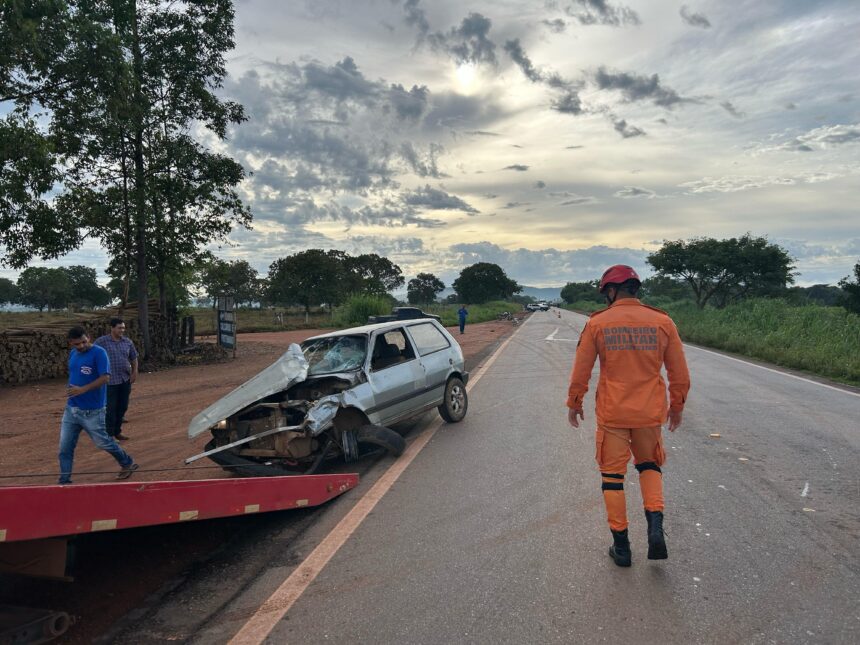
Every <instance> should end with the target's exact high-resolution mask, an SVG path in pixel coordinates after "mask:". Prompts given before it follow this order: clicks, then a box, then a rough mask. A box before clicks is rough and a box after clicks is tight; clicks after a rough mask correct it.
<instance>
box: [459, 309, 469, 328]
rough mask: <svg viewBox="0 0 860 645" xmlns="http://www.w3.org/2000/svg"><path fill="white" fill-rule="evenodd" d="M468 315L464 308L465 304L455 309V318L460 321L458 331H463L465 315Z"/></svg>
mask: <svg viewBox="0 0 860 645" xmlns="http://www.w3.org/2000/svg"><path fill="white" fill-rule="evenodd" d="M468 315H469V311H468V310H467V309H466V305H460V308H459V309H458V310H457V318H458V319H459V321H460V333H461V334H462V333H465V330H466V316H468Z"/></svg>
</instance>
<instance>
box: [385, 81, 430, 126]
mask: <svg viewBox="0 0 860 645" xmlns="http://www.w3.org/2000/svg"><path fill="white" fill-rule="evenodd" d="M429 96H430V90H428V89H427V87H426V86H424V85H422V86H420V87H419V86H417V85H413V86H412V89H411V90H406V89H405V88H404V87H403V86H402V85H400V84H394V85H392V86H391V87H390V88H389V90H388V101H389V103H390V104H391V107H393V108H394V111H395V112H396V113H397V116H398V117H400V118H401V119H411V120H413V121H417V120H419V119H420V118H421V117H422V116H424V114H425V113H426V111H427V106H428V103H429Z"/></svg>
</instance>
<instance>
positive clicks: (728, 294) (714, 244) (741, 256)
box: [648, 234, 794, 309]
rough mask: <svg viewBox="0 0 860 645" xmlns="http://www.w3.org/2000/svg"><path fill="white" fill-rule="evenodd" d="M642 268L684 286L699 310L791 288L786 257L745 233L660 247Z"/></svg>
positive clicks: (790, 266)
mask: <svg viewBox="0 0 860 645" xmlns="http://www.w3.org/2000/svg"><path fill="white" fill-rule="evenodd" d="M648 263H649V264H650V265H651V266H653V267H654V269H655V270H656V271H657V273H658V275H660V276H666V277H671V278H676V279H681V280H684V281H685V282H686V283H687V284H689V285H690V288H691V289H692V290H693V295H694V297H695V301H696V305H697V306H698V307H699V308H700V309H701V308H704V306H705V305H706V304H708V303H709V302H710V303H711V304H713V305H715V306H717V307H723V306H725V305H727V304H728V303H730V302H736V301H738V300H742V299H744V298H747V297H751V296H770V295H779V294H784V293H785V290H786V288H787V286H788V285H789V284H793V283H794V275H793V269H794V264H793V261H792V259H791V257H790V256H789V255H788V253H787V252H786V251H785V250H784V249H783V248H782V247H780V246H779V245H777V244H771V243H769V242H768V241H767V238H764V237H752V236H751V235H750V234H746V235H744V236H742V237H740V238H730V239H727V240H717V239H714V238H693V239H691V240H687V241H685V240H677V241H674V242H664V243H663V246H662V247H661V248H660V249H659V250H658V251H656V252H655V253H652V254H651V255H649V256H648Z"/></svg>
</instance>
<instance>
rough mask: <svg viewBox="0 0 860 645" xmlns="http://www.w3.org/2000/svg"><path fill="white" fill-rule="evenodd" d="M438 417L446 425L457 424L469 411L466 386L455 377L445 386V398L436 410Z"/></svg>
mask: <svg viewBox="0 0 860 645" xmlns="http://www.w3.org/2000/svg"><path fill="white" fill-rule="evenodd" d="M437 409H438V410H439V415H440V416H441V417H442V418H443V419H444V420H445V421H447V422H448V423H459V422H460V421H462V420H463V419H464V418H465V417H466V412H467V411H468V410H469V395H468V394H467V393H466V385H465V384H464V383H463V381H462V380H460V379H459V378H458V377H456V376H452V377H451V378H449V379H448V382H447V383H446V384H445V398H444V399H443V400H442V405H440V406H439V407H438V408H437Z"/></svg>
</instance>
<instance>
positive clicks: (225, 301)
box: [215, 296, 236, 356]
mask: <svg viewBox="0 0 860 645" xmlns="http://www.w3.org/2000/svg"><path fill="white" fill-rule="evenodd" d="M215 312H216V313H215V323H216V327H215V328H216V330H217V331H216V333H217V338H218V344H219V345H220V346H221V347H224V348H226V349H232V350H233V356H235V355H236V307H235V301H234V299H233V298H231V297H229V296H218V297H217V298H215Z"/></svg>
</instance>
